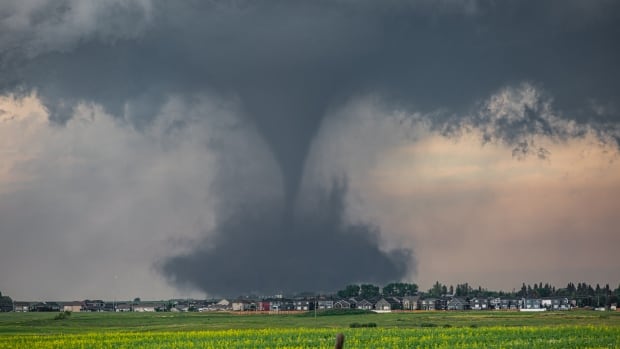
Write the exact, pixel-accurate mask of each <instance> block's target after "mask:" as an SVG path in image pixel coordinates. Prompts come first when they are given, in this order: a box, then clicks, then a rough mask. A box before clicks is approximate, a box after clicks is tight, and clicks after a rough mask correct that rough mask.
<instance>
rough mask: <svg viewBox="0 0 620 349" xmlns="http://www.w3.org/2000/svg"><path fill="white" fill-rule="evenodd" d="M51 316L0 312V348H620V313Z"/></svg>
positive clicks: (105, 314)
mask: <svg viewBox="0 0 620 349" xmlns="http://www.w3.org/2000/svg"><path fill="white" fill-rule="evenodd" d="M56 315H57V314H56V313H1V314H0V348H331V347H332V346H333V340H334V337H335V335H336V333H338V332H343V333H344V334H345V336H346V341H345V348H620V313H619V312H613V313H612V312H606V313H600V312H594V311H569V312H545V313H519V312H473V311H469V312H416V313H391V314H358V315H332V316H320V315H319V316H317V317H314V316H313V315H314V314H307V315H304V314H299V315H237V314H226V313H217V314H213V313H74V314H72V315H71V316H69V317H68V318H67V319H64V320H55V319H54V317H55V316H56ZM353 323H358V324H368V323H372V324H375V325H376V327H373V328H350V325H351V324H353Z"/></svg>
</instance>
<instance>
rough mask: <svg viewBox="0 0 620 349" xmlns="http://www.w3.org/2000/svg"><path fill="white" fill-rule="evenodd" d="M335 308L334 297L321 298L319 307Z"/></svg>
mask: <svg viewBox="0 0 620 349" xmlns="http://www.w3.org/2000/svg"><path fill="white" fill-rule="evenodd" d="M333 308H334V301H333V300H332V299H319V302H318V309H320V310H325V309H333Z"/></svg>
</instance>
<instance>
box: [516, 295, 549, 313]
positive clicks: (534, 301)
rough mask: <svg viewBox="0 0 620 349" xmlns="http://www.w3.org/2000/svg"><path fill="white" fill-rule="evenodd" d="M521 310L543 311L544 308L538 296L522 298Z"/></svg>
mask: <svg viewBox="0 0 620 349" xmlns="http://www.w3.org/2000/svg"><path fill="white" fill-rule="evenodd" d="M519 309H520V310H521V311H544V310H546V309H545V308H544V307H543V305H542V299H540V298H523V299H521V308H519Z"/></svg>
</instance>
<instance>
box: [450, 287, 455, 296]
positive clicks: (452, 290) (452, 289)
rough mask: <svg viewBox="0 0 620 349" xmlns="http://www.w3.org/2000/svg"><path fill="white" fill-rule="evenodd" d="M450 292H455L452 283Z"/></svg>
mask: <svg viewBox="0 0 620 349" xmlns="http://www.w3.org/2000/svg"><path fill="white" fill-rule="evenodd" d="M450 294H454V286H452V285H450Z"/></svg>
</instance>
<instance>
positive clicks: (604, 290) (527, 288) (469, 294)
mask: <svg viewBox="0 0 620 349" xmlns="http://www.w3.org/2000/svg"><path fill="white" fill-rule="evenodd" d="M427 293H428V294H429V295H430V296H433V297H441V296H445V295H450V296H456V297H464V298H474V297H479V298H488V297H510V298H548V297H562V298H569V299H574V300H575V301H576V303H577V304H576V305H577V306H580V307H585V306H592V307H598V306H606V305H610V304H613V303H618V300H620V285H618V287H617V288H615V289H612V288H611V287H610V286H609V284H606V285H605V286H604V287H601V286H600V284H596V286H594V287H593V286H592V285H590V284H587V283H585V282H581V283H578V284H577V285H575V284H574V283H572V282H569V283H568V284H567V285H566V287H563V288H556V287H555V286H553V285H551V284H549V283H545V284H543V283H542V282H540V283H534V285H530V284H525V283H523V284H522V285H521V289H519V290H518V291H516V290H515V291H512V292H504V291H493V290H487V289H485V288H482V287H480V286H478V287H477V288H473V287H471V286H470V285H469V284H468V283H463V284H457V285H456V287H454V286H452V285H450V286H447V285H443V284H441V283H440V282H435V284H434V285H433V287H431V288H430V289H429V290H428V292H427Z"/></svg>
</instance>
